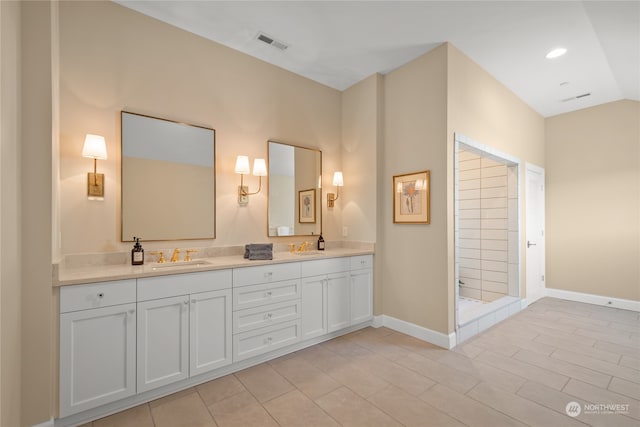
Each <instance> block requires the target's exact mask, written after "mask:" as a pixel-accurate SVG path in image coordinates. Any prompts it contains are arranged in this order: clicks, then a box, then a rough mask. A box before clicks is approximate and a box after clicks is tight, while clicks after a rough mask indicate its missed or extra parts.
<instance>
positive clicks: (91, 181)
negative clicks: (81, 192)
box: [82, 133, 107, 199]
mask: <svg viewBox="0 0 640 427" xmlns="http://www.w3.org/2000/svg"><path fill="white" fill-rule="evenodd" d="M82 157H87V158H89V159H93V173H91V172H89V173H87V196H88V197H89V198H90V199H92V198H98V197H100V198H104V174H103V173H96V169H97V166H98V159H100V160H106V159H107V145H106V143H105V141H104V136H100V135H92V134H90V133H88V134H87V136H86V137H85V139H84V146H83V147H82Z"/></svg>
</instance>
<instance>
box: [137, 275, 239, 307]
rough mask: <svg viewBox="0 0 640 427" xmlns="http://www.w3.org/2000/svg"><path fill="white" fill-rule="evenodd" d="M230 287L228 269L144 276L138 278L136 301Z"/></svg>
mask: <svg viewBox="0 0 640 427" xmlns="http://www.w3.org/2000/svg"><path fill="white" fill-rule="evenodd" d="M230 287H231V270H230V269H228V270H215V271H203V272H200V273H183V274H171V275H168V276H157V277H145V278H142V279H138V301H148V300H152V299H158V298H169V297H175V296H179V295H188V294H196V293H199V292H210V291H219V290H222V289H228V288H230Z"/></svg>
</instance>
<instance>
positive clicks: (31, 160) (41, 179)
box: [20, 1, 53, 425]
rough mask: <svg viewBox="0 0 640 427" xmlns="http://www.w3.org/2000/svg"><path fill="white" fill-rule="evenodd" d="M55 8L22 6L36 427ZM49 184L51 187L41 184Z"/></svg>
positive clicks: (30, 416)
mask: <svg viewBox="0 0 640 427" xmlns="http://www.w3.org/2000/svg"><path fill="white" fill-rule="evenodd" d="M51 9H52V6H51V3H49V2H48V1H44V2H23V3H22V36H21V37H22V40H21V41H22V73H21V78H22V81H21V103H22V105H21V108H22V132H21V138H20V140H21V143H20V144H21V150H22V174H21V184H22V187H21V194H22V212H21V221H22V233H21V239H22V246H21V256H22V279H21V282H22V331H21V332H22V390H21V399H22V411H21V412H22V417H21V423H22V424H23V425H33V424H37V423H41V422H43V421H46V420H48V419H49V417H50V403H51V383H52V376H53V372H52V366H51V359H52V357H53V352H52V329H51V328H52V325H51V316H52V314H51V308H52V304H51V295H52V289H51V257H52V254H51V246H52V244H51V235H52V226H51V223H52V220H51V218H52V216H51V214H52V209H51V201H52V197H51V191H52V189H51V185H48V184H49V183H50V179H51V164H52V145H51V135H52V75H51V63H52V60H51V59H52V58H51V48H52V45H51ZM43 183H47V185H43Z"/></svg>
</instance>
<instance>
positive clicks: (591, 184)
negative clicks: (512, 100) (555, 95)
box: [545, 101, 640, 301]
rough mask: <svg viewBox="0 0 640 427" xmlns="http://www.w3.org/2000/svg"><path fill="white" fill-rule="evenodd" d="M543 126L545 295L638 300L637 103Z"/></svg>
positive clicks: (582, 112) (639, 107) (639, 116)
mask: <svg viewBox="0 0 640 427" xmlns="http://www.w3.org/2000/svg"><path fill="white" fill-rule="evenodd" d="M545 125H546V181H547V192H546V210H547V212H546V217H547V240H546V244H547V259H546V270H547V287H548V288H556V289H563V290H568V291H575V292H584V293H588V294H595V295H606V296H610V297H617V298H626V299H631V300H636V301H638V300H640V272H639V268H640V230H639V227H640V152H639V151H640V129H639V127H640V103H638V102H635V101H618V102H612V103H609V104H604V105H600V106H597V107H592V108H587V109H584V110H580V111H575V112H572V113H567V114H562V115H559V116H555V117H551V118H548V119H547V120H546V121H545Z"/></svg>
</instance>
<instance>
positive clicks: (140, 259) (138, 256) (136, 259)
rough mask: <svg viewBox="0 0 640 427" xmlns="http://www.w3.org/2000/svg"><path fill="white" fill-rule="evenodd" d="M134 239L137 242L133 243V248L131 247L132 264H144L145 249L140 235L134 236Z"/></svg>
mask: <svg viewBox="0 0 640 427" xmlns="http://www.w3.org/2000/svg"><path fill="white" fill-rule="evenodd" d="M133 239H134V240H135V241H136V244H135V245H133V249H131V265H142V264H144V249H142V245H141V244H140V238H139V237H135V236H133Z"/></svg>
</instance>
